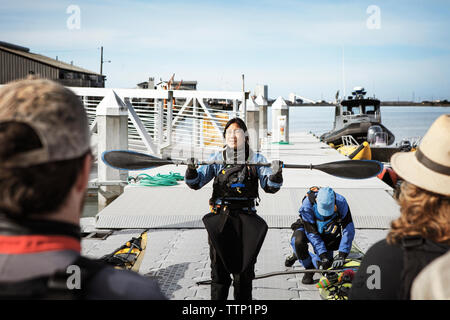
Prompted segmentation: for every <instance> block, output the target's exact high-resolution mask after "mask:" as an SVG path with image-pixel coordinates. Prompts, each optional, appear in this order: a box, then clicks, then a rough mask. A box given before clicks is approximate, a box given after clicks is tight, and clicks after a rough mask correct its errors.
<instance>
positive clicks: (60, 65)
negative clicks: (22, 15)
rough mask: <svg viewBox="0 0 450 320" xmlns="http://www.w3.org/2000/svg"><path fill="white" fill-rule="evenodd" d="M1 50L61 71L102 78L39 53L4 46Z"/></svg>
mask: <svg viewBox="0 0 450 320" xmlns="http://www.w3.org/2000/svg"><path fill="white" fill-rule="evenodd" d="M0 49H1V50H4V51H7V52H10V53H13V54H16V55H19V56H22V57H25V58H28V59H31V60H34V61H38V62H40V63H44V64H47V65H50V66H53V67H56V68H59V69H63V70H69V71H75V72H82V73H87V74H92V75H98V76H100V74H99V73H97V72H93V71H90V70H87V69H83V68H80V67H77V66H74V65H71V64H68V63H65V62H62V61H58V60H55V59H52V58H49V57H46V56H43V55H40V54H37V53H31V52H25V51H20V50H14V49H11V48H7V47H4V46H0Z"/></svg>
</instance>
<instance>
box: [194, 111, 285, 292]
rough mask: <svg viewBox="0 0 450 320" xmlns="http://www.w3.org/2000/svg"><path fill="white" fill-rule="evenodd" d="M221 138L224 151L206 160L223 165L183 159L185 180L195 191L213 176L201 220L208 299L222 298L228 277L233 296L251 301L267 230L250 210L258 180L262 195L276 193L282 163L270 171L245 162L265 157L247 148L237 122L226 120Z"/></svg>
mask: <svg viewBox="0 0 450 320" xmlns="http://www.w3.org/2000/svg"><path fill="white" fill-rule="evenodd" d="M223 134H224V138H225V141H226V146H225V149H224V150H223V151H222V152H218V153H215V154H213V155H212V156H211V159H210V160H213V161H219V162H220V161H223V162H224V163H223V164H209V165H203V166H201V167H200V168H199V169H198V170H197V165H196V163H197V161H196V159H193V158H191V159H188V168H187V170H186V174H185V181H186V184H187V185H188V186H189V187H190V188H192V189H194V190H197V189H200V188H202V187H203V186H204V185H206V184H207V183H208V182H209V181H211V180H212V179H213V178H214V184H213V194H212V197H211V199H210V207H211V212H210V213H209V214H207V215H205V216H204V218H203V222H204V224H205V227H206V230H207V231H208V236H209V244H210V258H211V279H212V283H211V299H212V300H226V299H227V297H228V291H229V287H230V285H231V277H230V274H233V286H234V298H235V299H236V300H251V299H252V280H253V278H254V277H255V272H254V269H255V263H256V258H257V255H258V253H259V250H260V248H261V246H262V243H263V241H264V238H265V235H266V232H267V224H266V222H265V221H264V220H263V219H262V218H261V217H259V216H258V215H257V214H256V209H255V207H256V206H257V205H258V203H257V199H258V198H259V196H258V181H259V184H260V186H261V188H262V189H263V190H264V191H265V192H268V193H275V192H277V191H278V190H279V189H280V187H281V185H282V183H283V177H282V166H283V163H282V162H281V161H279V160H275V161H273V162H272V165H271V166H270V167H267V166H249V165H247V164H246V162H249V163H265V162H266V159H265V158H264V156H263V155H261V154H258V153H254V152H253V150H251V149H250V147H249V144H248V132H247V126H246V125H245V123H244V121H242V120H241V119H239V118H234V119H231V120H230V121H228V123H227V124H226V126H225V130H224V133H223Z"/></svg>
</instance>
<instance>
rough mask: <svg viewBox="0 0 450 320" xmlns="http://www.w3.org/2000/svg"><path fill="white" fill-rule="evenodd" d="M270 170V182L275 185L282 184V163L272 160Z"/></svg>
mask: <svg viewBox="0 0 450 320" xmlns="http://www.w3.org/2000/svg"><path fill="white" fill-rule="evenodd" d="M270 168H271V169H272V174H271V175H270V176H269V179H270V181H272V182H275V183H282V182H283V176H282V174H281V173H282V171H283V161H281V160H273V161H272V164H271V165H270Z"/></svg>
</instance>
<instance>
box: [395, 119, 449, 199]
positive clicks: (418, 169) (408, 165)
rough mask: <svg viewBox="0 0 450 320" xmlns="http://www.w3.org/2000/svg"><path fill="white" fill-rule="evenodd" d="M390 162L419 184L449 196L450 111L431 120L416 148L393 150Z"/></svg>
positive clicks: (399, 172)
mask: <svg viewBox="0 0 450 320" xmlns="http://www.w3.org/2000/svg"><path fill="white" fill-rule="evenodd" d="M391 165H392V168H393V169H394V170H395V172H396V173H397V174H398V175H399V176H400V177H401V178H403V179H404V180H406V181H408V182H410V183H412V184H414V185H416V186H418V187H419V188H422V189H424V190H427V191H431V192H434V193H438V194H442V195H445V196H450V114H445V115H442V116H440V117H439V118H437V119H436V121H434V123H433V124H432V125H431V127H430V128H429V129H428V131H427V133H426V134H425V136H424V137H423V139H422V141H421V143H420V145H419V147H418V149H417V151H416V152H399V153H396V154H394V155H393V156H392V158H391Z"/></svg>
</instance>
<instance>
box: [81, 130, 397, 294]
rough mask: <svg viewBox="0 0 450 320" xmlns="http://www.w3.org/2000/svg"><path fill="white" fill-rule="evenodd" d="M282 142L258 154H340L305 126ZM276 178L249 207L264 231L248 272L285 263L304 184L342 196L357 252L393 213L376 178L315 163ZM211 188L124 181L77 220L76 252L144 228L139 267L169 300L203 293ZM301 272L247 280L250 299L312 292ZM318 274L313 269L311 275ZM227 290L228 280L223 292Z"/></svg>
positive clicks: (92, 252)
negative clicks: (92, 213) (272, 190)
mask: <svg viewBox="0 0 450 320" xmlns="http://www.w3.org/2000/svg"><path fill="white" fill-rule="evenodd" d="M289 141H290V143H289V144H287V145H280V144H265V145H263V146H262V148H261V153H262V154H263V155H264V156H265V157H266V158H267V159H268V160H269V161H270V160H274V159H281V160H282V161H284V162H285V163H296V164H310V163H312V164H320V163H326V162H332V161H338V160H345V159H347V158H345V157H344V156H343V155H341V154H339V153H338V152H337V151H336V150H334V149H332V148H330V147H329V146H328V145H326V144H324V143H322V142H320V141H319V140H318V138H317V137H315V136H313V135H311V134H308V133H290V136H289ZM185 169H186V168H185V166H178V167H177V166H164V167H159V168H156V169H152V170H147V171H145V173H147V174H150V175H155V174H157V173H161V174H168V173H169V172H178V173H181V174H182V175H184V171H185ZM130 173H132V174H133V175H137V174H138V173H139V172H130ZM283 178H284V183H283V187H282V188H281V189H280V191H279V192H277V193H276V194H266V193H264V191H263V190H262V189H260V198H261V202H260V205H259V207H257V210H258V214H259V215H261V216H262V217H263V218H264V219H265V220H266V221H267V223H268V225H269V231H268V233H267V236H266V239H265V241H264V244H263V246H262V249H261V252H260V254H259V256H258V261H257V263H256V266H255V273H256V275H258V274H263V273H268V272H273V271H282V270H288V269H289V270H292V268H286V267H285V266H284V261H285V258H286V257H287V256H289V255H290V254H291V253H292V249H291V247H290V238H291V235H292V230H291V229H290V225H291V224H292V223H293V222H294V221H296V220H297V218H298V209H299V207H300V203H301V200H302V198H303V196H304V195H305V194H306V191H307V190H308V188H309V187H310V186H314V185H317V186H330V187H332V188H334V189H335V190H336V192H338V193H340V194H342V195H343V196H345V197H346V199H347V201H348V203H349V206H350V208H351V212H352V217H353V221H354V224H355V228H356V235H355V240H354V243H355V244H356V245H357V246H358V247H359V248H361V249H362V250H363V251H366V250H367V249H368V248H369V247H370V246H371V245H372V244H374V243H375V242H377V241H379V240H381V239H383V238H385V236H386V235H387V232H388V229H389V226H390V222H391V221H392V220H393V219H396V218H397V217H398V216H399V214H400V213H399V207H398V205H397V203H396V202H395V200H394V199H393V198H392V193H393V190H392V188H391V187H389V186H388V185H386V184H385V183H384V182H382V181H381V180H380V179H378V178H371V179H365V180H349V179H342V178H336V177H333V176H331V175H327V174H325V173H323V172H320V171H317V170H294V169H284V170H283ZM211 194H212V182H210V183H209V184H207V185H206V186H204V187H203V188H202V189H200V190H197V191H195V190H192V189H189V188H188V187H187V186H186V184H185V183H184V182H180V184H179V185H177V186H170V187H141V186H132V185H129V186H126V187H125V190H124V192H123V194H121V195H120V196H119V197H118V198H117V199H116V200H114V201H113V202H112V203H111V204H109V205H108V206H107V207H106V208H104V209H103V210H102V211H101V212H99V213H98V215H97V216H96V217H95V218H83V219H82V221H81V224H82V229H83V232H84V233H85V234H89V237H86V238H84V239H83V240H82V252H83V254H84V255H87V256H90V257H95V258H98V257H101V256H103V255H105V254H107V253H110V252H112V251H113V250H114V249H116V248H118V247H120V246H121V245H123V244H124V243H125V242H126V241H128V240H129V239H131V237H136V236H139V234H140V233H141V232H143V231H144V230H148V233H147V234H148V242H147V249H146V252H145V256H144V258H143V261H142V263H141V265H140V269H139V273H141V274H143V275H145V276H148V277H153V278H155V279H156V280H157V281H158V282H159V284H160V286H161V289H162V291H163V292H164V294H165V295H166V296H167V297H168V298H169V299H176V300H185V299H187V300H209V299H210V287H209V286H208V285H197V284H196V282H197V281H200V280H207V279H210V271H211V269H210V260H209V246H208V236H207V232H206V230H205V229H204V227H203V224H202V222H201V218H202V217H203V215H205V214H206V213H207V212H208V211H209V206H208V199H209V198H210V196H211ZM310 250H311V249H310ZM302 268H303V267H302V266H301V265H300V264H299V263H298V262H296V263H295V264H294V266H293V269H294V270H295V269H302ZM302 277H303V275H302V274H291V275H282V276H274V277H270V278H265V279H259V280H254V282H253V299H255V300H314V299H320V296H319V291H318V289H317V288H316V287H315V285H304V284H302V283H301V279H302ZM319 277H320V276H319V275H318V274H316V275H315V279H319ZM232 297H233V287H232V286H231V288H230V293H229V299H232Z"/></svg>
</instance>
